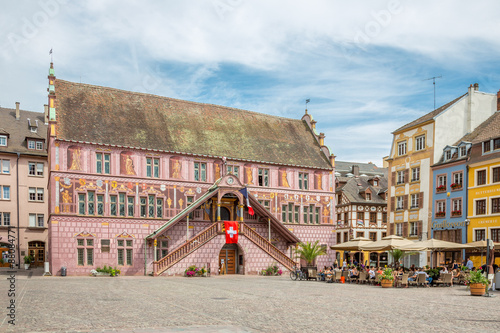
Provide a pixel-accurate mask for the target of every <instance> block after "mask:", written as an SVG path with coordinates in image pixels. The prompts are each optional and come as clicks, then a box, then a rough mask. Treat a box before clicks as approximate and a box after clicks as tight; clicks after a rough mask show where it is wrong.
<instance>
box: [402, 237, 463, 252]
mask: <svg viewBox="0 0 500 333" xmlns="http://www.w3.org/2000/svg"><path fill="white" fill-rule="evenodd" d="M469 248H472V246H470V245H468V244H460V243H454V242H448V241H444V240H440V239H434V238H431V239H428V240H424V241H418V242H413V244H409V245H405V246H402V247H400V248H399V249H400V250H403V251H443V250H462V249H469Z"/></svg>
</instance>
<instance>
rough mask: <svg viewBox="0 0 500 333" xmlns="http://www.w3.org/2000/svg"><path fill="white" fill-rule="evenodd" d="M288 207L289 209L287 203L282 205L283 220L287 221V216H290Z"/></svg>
mask: <svg viewBox="0 0 500 333" xmlns="http://www.w3.org/2000/svg"><path fill="white" fill-rule="evenodd" d="M287 209H288V206H287V205H282V206H281V221H282V222H287V216H288V214H287Z"/></svg>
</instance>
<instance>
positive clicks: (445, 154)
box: [444, 149, 451, 161]
mask: <svg viewBox="0 0 500 333" xmlns="http://www.w3.org/2000/svg"><path fill="white" fill-rule="evenodd" d="M444 160H445V161H449V160H451V150H449V149H448V150H446V151H445V152H444Z"/></svg>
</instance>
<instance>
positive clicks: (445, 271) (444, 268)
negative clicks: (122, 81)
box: [439, 266, 448, 274]
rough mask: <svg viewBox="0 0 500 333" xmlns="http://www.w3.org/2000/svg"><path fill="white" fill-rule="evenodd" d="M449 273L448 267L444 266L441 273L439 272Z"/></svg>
mask: <svg viewBox="0 0 500 333" xmlns="http://www.w3.org/2000/svg"><path fill="white" fill-rule="evenodd" d="M447 273H448V269H447V268H446V266H444V267H443V268H442V269H441V270H440V271H439V274H447Z"/></svg>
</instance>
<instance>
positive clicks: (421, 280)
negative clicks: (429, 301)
mask: <svg viewBox="0 0 500 333" xmlns="http://www.w3.org/2000/svg"><path fill="white" fill-rule="evenodd" d="M419 285H420V286H428V285H429V281H427V280H426V279H425V274H417V286H419Z"/></svg>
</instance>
